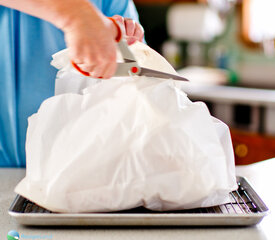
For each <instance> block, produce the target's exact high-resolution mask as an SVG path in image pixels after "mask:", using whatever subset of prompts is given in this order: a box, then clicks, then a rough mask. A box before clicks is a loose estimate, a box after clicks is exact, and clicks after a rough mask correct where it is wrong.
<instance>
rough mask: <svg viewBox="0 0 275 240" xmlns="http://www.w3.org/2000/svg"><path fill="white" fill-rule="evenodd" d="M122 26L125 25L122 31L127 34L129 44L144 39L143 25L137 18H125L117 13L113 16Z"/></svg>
mask: <svg viewBox="0 0 275 240" xmlns="http://www.w3.org/2000/svg"><path fill="white" fill-rule="evenodd" d="M112 18H113V19H115V20H116V21H117V22H118V23H120V26H121V27H123V28H124V29H122V31H123V32H124V33H125V35H126V40H127V43H128V44H129V45H131V44H133V43H134V42H135V41H140V42H142V41H143V37H144V30H143V27H142V26H141V25H140V24H139V23H137V22H136V21H135V20H133V19H131V18H124V17H122V16H119V15H115V16H113V17H112Z"/></svg>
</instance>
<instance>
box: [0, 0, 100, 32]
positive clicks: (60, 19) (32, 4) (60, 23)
mask: <svg viewBox="0 0 275 240" xmlns="http://www.w3.org/2000/svg"><path fill="white" fill-rule="evenodd" d="M0 5H3V6H5V7H9V8H14V9H16V10H19V11H22V12H25V13H27V14H30V15H33V16H35V17H38V18H41V19H44V20H46V21H49V22H51V23H52V24H54V25H55V26H56V27H58V28H60V29H62V30H64V29H65V28H66V27H67V26H69V25H71V24H72V23H74V22H77V21H78V20H79V12H82V13H85V12H86V11H89V13H93V14H90V16H91V15H94V18H95V21H96V19H97V18H98V16H99V15H100V14H101V13H100V12H99V11H98V10H97V9H96V8H95V7H94V6H93V5H92V4H91V3H90V2H89V1H87V0H19V1H16V0H1V1H0ZM84 15H85V14H84Z"/></svg>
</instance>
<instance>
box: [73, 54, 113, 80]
mask: <svg viewBox="0 0 275 240" xmlns="http://www.w3.org/2000/svg"><path fill="white" fill-rule="evenodd" d="M105 54H106V53H105ZM79 55H81V56H85V55H84V54H78V56H79ZM71 59H72V61H73V62H74V63H75V64H76V65H77V67H78V68H79V69H80V71H82V73H83V72H84V75H86V76H90V77H93V78H105V79H108V78H111V77H112V76H113V75H114V73H115V70H116V54H115V53H114V54H108V53H107V54H106V56H103V55H102V53H100V52H98V53H96V52H93V53H92V52H90V55H88V56H86V58H83V60H80V59H76V60H74V58H73V57H71ZM85 73H86V74H85Z"/></svg>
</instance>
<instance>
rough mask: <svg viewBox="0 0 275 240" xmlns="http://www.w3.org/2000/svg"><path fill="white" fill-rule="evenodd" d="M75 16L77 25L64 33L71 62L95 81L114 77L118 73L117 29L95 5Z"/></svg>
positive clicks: (69, 25)
mask: <svg viewBox="0 0 275 240" xmlns="http://www.w3.org/2000/svg"><path fill="white" fill-rule="evenodd" d="M75 14H76V15H75V16H74V17H73V19H74V21H73V22H69V23H68V24H66V25H65V27H64V28H63V29H62V30H63V31H64V33H65V41H66V44H67V47H68V48H69V54H70V57H71V60H72V61H73V62H74V63H75V64H77V66H78V67H79V68H80V69H81V70H82V71H85V72H88V73H89V74H90V76H91V77H94V78H110V77H112V76H113V74H114V73H115V71H116V41H115V38H116V36H117V34H118V32H117V28H116V26H115V25H114V23H113V22H112V21H111V20H110V19H108V18H107V17H105V16H103V15H102V14H101V13H100V12H99V11H97V10H96V9H95V7H93V6H92V5H91V4H87V6H86V7H85V8H82V10H81V11H79V10H78V11H77V12H75Z"/></svg>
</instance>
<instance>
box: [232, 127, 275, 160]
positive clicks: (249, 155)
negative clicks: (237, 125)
mask: <svg viewBox="0 0 275 240" xmlns="http://www.w3.org/2000/svg"><path fill="white" fill-rule="evenodd" d="M230 132H231V136H232V142H233V148H234V153H235V163H236V165H246V164H250V163H255V162H259V161H262V160H266V159H269V158H272V157H274V156H275V137H274V136H268V135H264V134H258V133H251V132H246V131H240V130H236V129H230Z"/></svg>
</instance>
